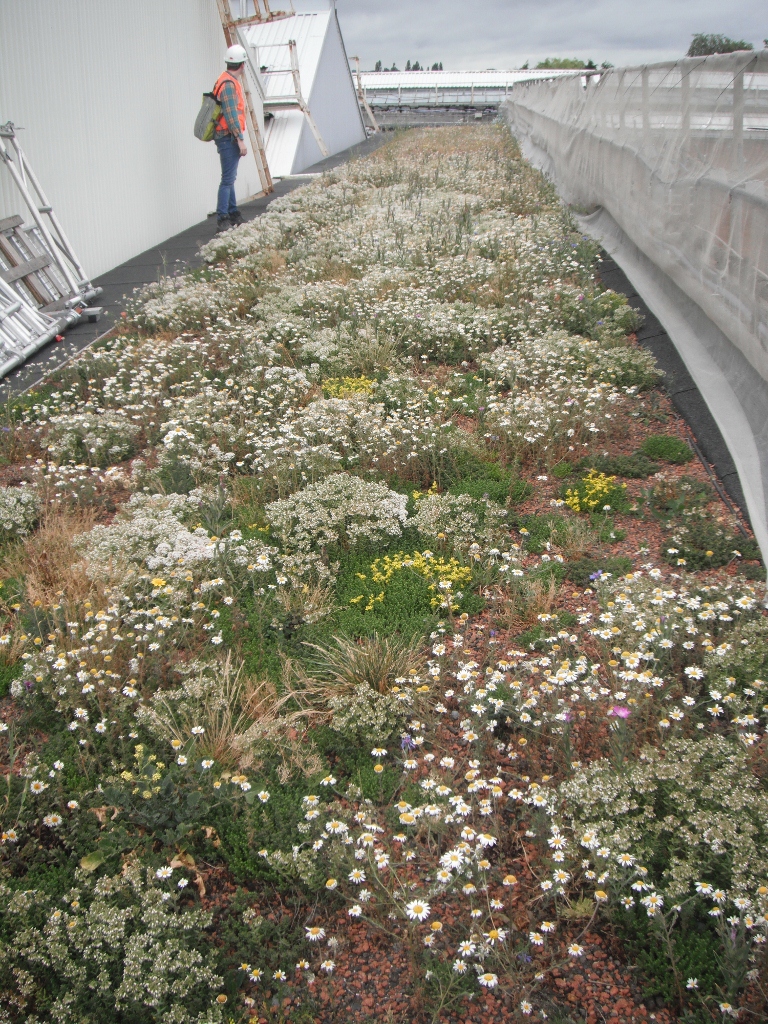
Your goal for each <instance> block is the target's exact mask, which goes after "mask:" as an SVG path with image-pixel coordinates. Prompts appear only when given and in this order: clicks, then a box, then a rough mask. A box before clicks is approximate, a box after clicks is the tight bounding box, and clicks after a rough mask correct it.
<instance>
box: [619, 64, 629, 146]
mask: <svg viewBox="0 0 768 1024" xmlns="http://www.w3.org/2000/svg"><path fill="white" fill-rule="evenodd" d="M624 75H625V72H624V71H620V72H619V131H621V132H623V131H624V129H625V128H626V127H627V91H626V89H625V88H624Z"/></svg>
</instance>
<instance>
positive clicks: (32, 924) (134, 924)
mask: <svg viewBox="0 0 768 1024" xmlns="http://www.w3.org/2000/svg"><path fill="white" fill-rule="evenodd" d="M166 873H167V879H166ZM172 875H173V871H172V870H171V869H166V868H159V869H158V870H157V871H152V870H151V869H144V868H142V867H140V866H139V865H137V864H133V865H130V866H128V865H127V866H126V869H125V870H124V871H123V872H122V873H121V874H119V875H115V876H105V877H102V878H99V879H98V880H95V879H94V878H93V877H92V876H91V875H90V874H89V872H88V871H87V870H81V871H79V872H78V878H77V886H76V888H74V889H72V890H71V891H70V892H69V893H67V896H66V898H65V899H64V900H60V899H59V900H54V899H52V898H51V897H50V896H48V895H47V894H46V893H45V892H42V891H40V890H37V891H35V890H32V891H16V892H14V891H13V890H12V889H10V888H8V887H7V886H2V887H0V908H1V909H0V918H1V919H2V922H3V926H4V930H6V931H7V929H11V933H12V935H13V941H12V942H4V943H3V945H2V947H0V978H2V989H3V995H2V996H0V1020H3V1021H4V1022H5V1021H7V1022H19V1024H21V1021H24V1022H26V1024H97V1022H100V1021H107V1020H126V1021H134V1020H135V1021H139V1020H141V1021H142V1022H146V1024H218V1022H219V1021H221V1020H222V1019H223V1017H222V1013H221V1006H220V1004H219V1003H218V1002H217V999H216V994H217V992H218V991H219V989H220V987H221V985H222V980H223V979H222V978H221V977H220V975H218V974H217V973H216V969H215V966H214V962H213V955H212V953H211V952H210V951H209V950H207V949H206V944H207V943H206V938H205V929H206V928H207V927H209V926H210V924H211V920H212V915H211V914H210V913H209V912H206V911H203V910H201V909H199V908H198V907H195V906H193V905H190V903H189V901H188V900H185V899H184V896H183V891H184V890H179V889H178V888H177V887H176V886H175V885H174V884H173V882H172V881H171V876H172ZM9 986H14V987H16V989H17V995H16V996H15V997H13V998H11V999H8V998H7V997H8V992H9Z"/></svg>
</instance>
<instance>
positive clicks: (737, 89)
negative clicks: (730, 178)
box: [733, 71, 744, 173]
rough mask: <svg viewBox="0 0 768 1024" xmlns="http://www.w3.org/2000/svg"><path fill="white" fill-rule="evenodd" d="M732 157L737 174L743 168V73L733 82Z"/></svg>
mask: <svg viewBox="0 0 768 1024" xmlns="http://www.w3.org/2000/svg"><path fill="white" fill-rule="evenodd" d="M733 157H734V160H735V166H736V169H737V171H738V172H739V173H741V170H742V168H743V166H744V72H743V71H739V72H738V74H737V75H736V77H735V78H734V80H733Z"/></svg>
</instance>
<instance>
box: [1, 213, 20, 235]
mask: <svg viewBox="0 0 768 1024" xmlns="http://www.w3.org/2000/svg"><path fill="white" fill-rule="evenodd" d="M23 223H24V220H23V219H22V218H21V217H19V216H18V214H16V215H14V216H13V217H5V218H4V219H3V220H0V231H11V230H12V229H13V228H17V227H18V226H19V225H20V224H23Z"/></svg>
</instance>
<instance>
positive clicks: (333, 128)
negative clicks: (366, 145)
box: [293, 13, 365, 174]
mask: <svg viewBox="0 0 768 1024" xmlns="http://www.w3.org/2000/svg"><path fill="white" fill-rule="evenodd" d="M307 102H308V104H309V109H310V110H311V111H312V116H313V117H314V119H315V123H316V124H317V127H318V129H319V131H320V134H321V135H322V137H323V141H324V142H325V144H326V146H327V147H328V152H329V153H330V154H331V155H333V154H334V153H340V152H341V151H342V150H344V149H348V148H349V147H350V146H354V145H357V143H359V142H362V141H363V140H364V139H365V126H364V124H363V119H362V115H361V113H360V104H359V103H358V99H357V90H356V89H355V86H354V84H353V82H352V76H351V75H350V73H349V63H348V61H347V54H346V51H345V49H344V42H343V40H342V38H341V31H340V29H339V24H338V21H337V20H336V15H335V13H333V14H332V15H331V18H330V20H329V23H328V27H327V30H326V33H325V39H324V41H323V48H322V50H321V53H320V59H319V61H318V66H317V71H316V73H315V78H314V81H313V83H312V88H311V90H310V91H309V92H308V95H307ZM321 158H322V154H321V153H320V150H319V148H318V145H317V142H316V141H315V138H314V136H313V134H312V131H311V129H310V127H309V125H308V124H305V125H304V129H303V132H302V136H301V140H300V142H299V147H298V150H297V152H296V157H295V159H294V163H293V172H294V174H297V173H298V172H299V171H303V170H304V168H305V167H310V166H311V165H312V164H313V163H315V162H316V161H317V160H320V159H321Z"/></svg>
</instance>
